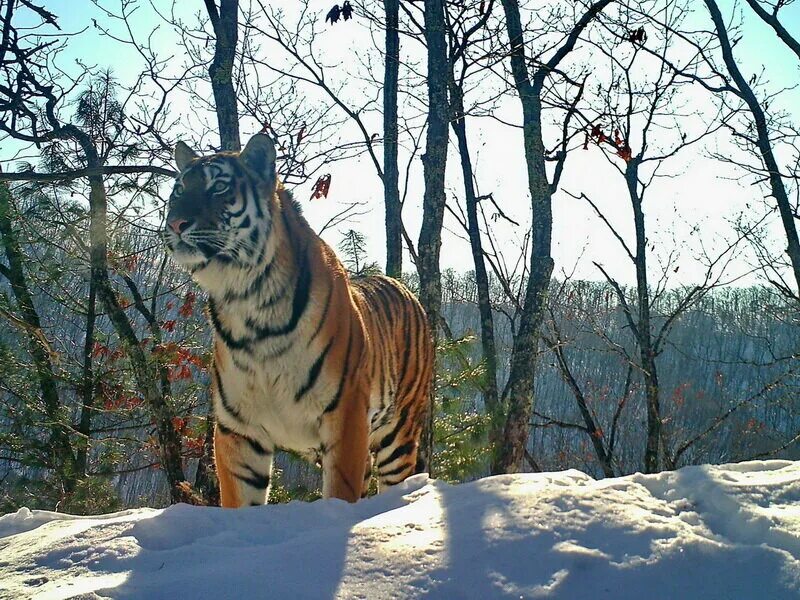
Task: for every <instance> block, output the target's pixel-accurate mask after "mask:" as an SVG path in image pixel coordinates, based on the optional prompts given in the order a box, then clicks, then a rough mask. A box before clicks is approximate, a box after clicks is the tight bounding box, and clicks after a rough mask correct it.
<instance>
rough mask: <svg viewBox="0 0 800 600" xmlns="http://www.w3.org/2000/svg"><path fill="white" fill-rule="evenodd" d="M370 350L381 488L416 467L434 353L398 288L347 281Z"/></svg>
mask: <svg viewBox="0 0 800 600" xmlns="http://www.w3.org/2000/svg"><path fill="white" fill-rule="evenodd" d="M351 288H352V294H353V300H354V302H355V304H356V306H357V307H358V310H359V312H360V313H361V316H362V318H363V320H364V328H365V330H366V332H367V345H368V347H369V351H368V352H367V353H366V355H365V357H364V364H363V366H362V367H361V368H362V369H363V370H364V371H365V372H366V373H368V377H369V380H370V417H369V421H370V440H369V441H370V450H371V451H372V452H374V453H375V464H376V467H377V471H378V476H379V477H380V481H381V483H382V484H384V485H392V484H396V483H399V482H400V481H402V480H403V479H405V478H406V477H408V476H409V475H410V474H412V473H413V472H414V470H415V468H416V462H417V460H416V459H417V443H418V440H419V436H420V433H421V430H422V426H423V423H424V418H425V414H426V411H427V409H428V406H429V398H430V382H431V375H432V369H433V356H434V348H433V342H432V340H431V335H430V328H429V325H428V319H427V316H426V314H425V311H424V309H423V308H422V306H421V305H420V304H419V301H418V300H417V299H416V298H415V297H414V296H413V294H412V293H411V292H410V291H409V290H408V288H406V287H405V286H404V285H403V284H402V283H400V282H398V281H397V280H395V279H391V278H389V277H383V276H370V277H364V278H359V279H354V280H352V281H351Z"/></svg>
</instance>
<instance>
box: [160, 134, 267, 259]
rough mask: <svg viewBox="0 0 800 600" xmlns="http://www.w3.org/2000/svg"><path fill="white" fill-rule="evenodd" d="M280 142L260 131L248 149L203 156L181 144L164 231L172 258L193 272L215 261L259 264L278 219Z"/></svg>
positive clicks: (177, 148)
mask: <svg viewBox="0 0 800 600" xmlns="http://www.w3.org/2000/svg"><path fill="white" fill-rule="evenodd" d="M275 156H276V155H275V144H274V143H273V141H272V139H271V138H270V137H269V136H266V135H262V134H259V135H254V136H253V137H252V138H250V141H249V142H247V145H246V146H245V148H244V150H242V152H241V153H239V154H237V153H235V152H220V153H218V154H212V155H210V156H199V155H197V154H196V153H195V152H194V151H193V150H192V149H191V148H189V146H187V145H186V144H185V143H183V142H178V143H177V144H176V146H175V162H176V164H177V166H178V170H179V171H180V172H179V173H178V176H177V177H176V178H175V185H174V187H173V188H172V193H171V194H170V196H169V201H168V210H167V218H166V221H165V223H164V227H163V229H162V235H163V238H164V243H165V244H166V247H167V250H168V252H169V253H170V254H171V255H172V258H173V259H174V260H175V262H177V263H178V264H179V265H181V266H183V267H185V268H187V269H189V270H190V271H192V272H195V271H198V270H200V269H203V268H205V267H206V266H208V265H210V264H214V263H217V264H225V263H228V264H230V263H234V264H238V265H239V266H243V267H247V266H255V265H257V264H258V263H259V262H260V261H261V259H262V258H263V253H264V248H265V242H266V240H267V238H268V237H269V233H270V230H271V226H272V219H273V215H272V212H273V206H272V202H271V200H272V198H273V196H274V194H275V187H276V182H277V178H276V175H275Z"/></svg>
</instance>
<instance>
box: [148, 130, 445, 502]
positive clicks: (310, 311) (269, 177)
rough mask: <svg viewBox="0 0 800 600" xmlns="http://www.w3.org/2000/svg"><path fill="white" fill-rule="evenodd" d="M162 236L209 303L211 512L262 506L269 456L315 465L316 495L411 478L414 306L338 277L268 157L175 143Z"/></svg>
mask: <svg viewBox="0 0 800 600" xmlns="http://www.w3.org/2000/svg"><path fill="white" fill-rule="evenodd" d="M175 158H176V162H177V164H178V168H179V170H180V174H179V175H178V177H177V179H176V183H175V187H174V190H173V192H172V194H171V196H170V199H169V212H168V215H167V222H166V226H165V228H164V231H163V235H164V239H165V243H166V245H167V247H168V249H169V251H170V253H171V254H172V256H173V258H174V260H175V261H176V262H178V263H179V264H181V265H183V266H184V267H186V268H187V269H189V270H190V271H191V273H192V276H193V278H194V280H195V281H196V282H197V283H198V284H199V285H200V287H202V288H203V289H205V290H206V291H207V292H208V296H209V302H208V313H209V318H210V321H211V324H212V327H213V329H214V361H213V368H212V375H213V377H212V396H213V402H214V410H215V414H216V419H217V426H216V431H215V435H214V449H215V458H216V464H217V473H218V476H219V481H220V491H221V496H222V505H223V506H229V507H237V506H247V505H256V504H263V503H264V502H266V498H267V494H268V489H269V481H270V471H271V467H272V456H273V452H274V450H275V448H285V449H289V450H294V451H296V452H300V453H303V454H307V455H309V456H317V457H319V458H320V459H321V464H322V471H323V496H324V497H335V498H342V499H344V500H348V501H351V502H353V501H355V500H357V499H358V498H359V497H363V496H364V495H365V494H366V490H367V487H368V484H369V479H370V474H371V472H372V466H373V454H374V461H375V463H376V465H377V473H378V477H379V482H380V485H381V486H389V485H393V484H397V483H399V482H401V481H403V480H404V479H405V478H406V477H408V476H409V475H411V474H412V473H414V471H415V467H416V458H417V445H418V442H419V437H420V432H421V428H422V422H423V416H424V414H425V412H426V409H427V406H428V395H429V386H430V378H431V369H432V365H433V347H432V342H431V336H430V331H429V327H428V323H427V320H426V317H425V313H424V311H423V310H422V308H421V306H420V305H419V302H418V301H417V300H416V299H415V298H414V297H413V295H412V294H411V293H410V292H409V291H408V290H407V289H406V288H405V287H404V286H403V285H402V284H400V283H399V282H397V281H395V280H393V279H389V278H387V277H366V278H363V279H357V280H352V281H351V280H350V279H349V278H348V275H347V273H346V271H345V270H344V268H343V267H342V264H341V263H340V262H339V260H338V259H337V258H336V255H335V254H334V252H333V251H332V250H331V249H330V247H328V245H327V244H325V242H323V241H322V240H321V239H320V238H319V237H318V236H317V235H316V234H315V233H314V231H313V230H312V229H311V228H310V226H309V225H308V223H307V222H306V220H305V219H304V218H303V216H302V215H301V213H300V210H299V208H298V207H297V206H296V205H295V204H294V203H293V202H292V200H291V198H290V196H289V194H288V193H287V192H286V191H285V190H284V189H283V187H282V186H281V184H280V183H279V182H278V180H277V176H276V174H275V148H274V144H273V142H272V140H271V139H270V138H269V137H267V136H264V135H256V136H254V137H253V138H252V139H251V140H250V141H249V143H248V144H247V147H246V148H245V149H244V150H243V151H242V153H241V154H240V155H239V154H235V153H219V154H215V155H212V156H206V157H199V156H197V155H195V154H194V153H193V152H192V151H191V150H190V149H189V147H188V146H186V145H185V144H183V143H181V142H179V143H178V145H177V147H176V149H175Z"/></svg>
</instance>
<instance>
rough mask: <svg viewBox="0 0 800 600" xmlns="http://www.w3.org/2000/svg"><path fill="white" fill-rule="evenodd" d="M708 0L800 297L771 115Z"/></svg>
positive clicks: (794, 240)
mask: <svg viewBox="0 0 800 600" xmlns="http://www.w3.org/2000/svg"><path fill="white" fill-rule="evenodd" d="M705 2H706V6H707V7H708V10H709V12H710V13H711V19H712V20H713V21H714V27H715V28H716V30H717V37H718V38H719V42H720V46H721V49H722V58H723V60H724V61H725V66H726V68H727V69H728V72H729V73H730V75H731V77H732V78H733V81H734V82H735V83H736V87H737V88H738V90H739V94H738V95H739V96H740V97H741V98H742V100H744V102H745V103H746V104H747V108H748V109H749V110H750V113H751V114H752V115H753V121H754V123H755V127H756V134H757V136H758V137H757V139H756V143H757V146H758V151H759V153H760V154H761V159H762V161H763V162H764V167H765V168H766V170H767V173H769V178H768V179H769V186H770V190H771V191H772V195H773V196H774V197H775V201H776V202H777V204H778V212H779V213H780V216H781V223H782V224H783V230H784V233H785V234H786V241H787V248H786V254H787V255H788V256H789V262H790V264H791V266H792V274H793V275H794V280H795V284H796V285H797V298H799V299H800V238H798V234H797V226H796V224H795V217H794V213H793V211H792V205H791V202H790V200H789V196H788V195H787V193H786V187H785V186H784V184H783V179H782V178H781V172H780V168H779V167H778V161H777V160H776V159H775V154H774V153H773V151H772V142H771V141H770V137H769V128H768V126H767V117H766V114H765V113H764V110H763V108H762V107H761V104H760V103H759V102H758V98H756V95H755V94H754V93H753V89H752V88H751V87H750V84H748V83H747V80H746V79H745V78H744V76H743V75H742V72H741V71H740V70H739V66H738V65H737V64H736V60H735V59H734V57H733V47H732V46H731V43H730V40H729V39H728V30H727V28H726V27H725V21H724V20H723V19H722V15H721V14H720V12H719V7H718V6H717V3H716V2H715V0H705Z"/></svg>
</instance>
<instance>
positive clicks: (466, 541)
mask: <svg viewBox="0 0 800 600" xmlns="http://www.w3.org/2000/svg"><path fill="white" fill-rule="evenodd" d="M0 595H2V597H3V598H28V597H35V598H69V597H74V596H77V595H80V597H82V598H100V597H112V598H330V597H340V598H421V597H426V598H475V599H486V598H565V599H567V598H569V599H571V598H615V599H624V598H631V599H633V598H636V599H639V598H665V599H666V598H683V599H691V598H697V599H703V600H709V599H714V598H770V599H776V600H777V599H782V598H787V599H788V598H797V597H798V596H799V595H800V462H788V461H766V462H749V463H740V464H734V465H722V466H702V467H687V468H684V469H681V470H679V471H676V472H666V473H661V474H658V475H650V476H645V475H639V474H637V475H632V476H628V477H623V478H619V479H607V480H599V481H596V480H594V479H592V478H590V477H589V476H587V475H585V474H583V473H581V472H578V471H574V470H571V471H564V472H560V473H541V474H524V475H513V476H512V475H507V476H498V477H491V478H487V479H482V480H480V481H476V482H473V483H468V484H463V485H458V486H450V485H447V484H444V483H441V482H438V481H434V480H429V479H426V477H425V476H424V475H419V476H416V477H413V478H411V479H409V480H408V481H406V482H405V483H404V484H402V485H401V486H399V488H398V489H395V490H392V491H390V492H388V493H386V494H384V495H382V496H379V497H376V498H372V499H369V500H366V501H363V502H360V503H358V504H356V505H347V504H345V503H342V502H340V501H336V500H334V501H318V502H314V503H311V504H306V503H300V502H293V503H290V504H288V505H277V506H265V507H256V508H249V509H243V510H238V511H230V510H222V509H218V508H201V507H192V506H186V505H177V506H172V507H170V508H167V509H164V510H154V509H141V510H130V511H124V512H120V513H115V514H110V515H104V516H100V517H74V516H69V515H63V514H57V513H51V512H44V511H29V510H27V509H20V510H19V511H18V512H17V513H15V514H9V515H5V516H3V517H0Z"/></svg>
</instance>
